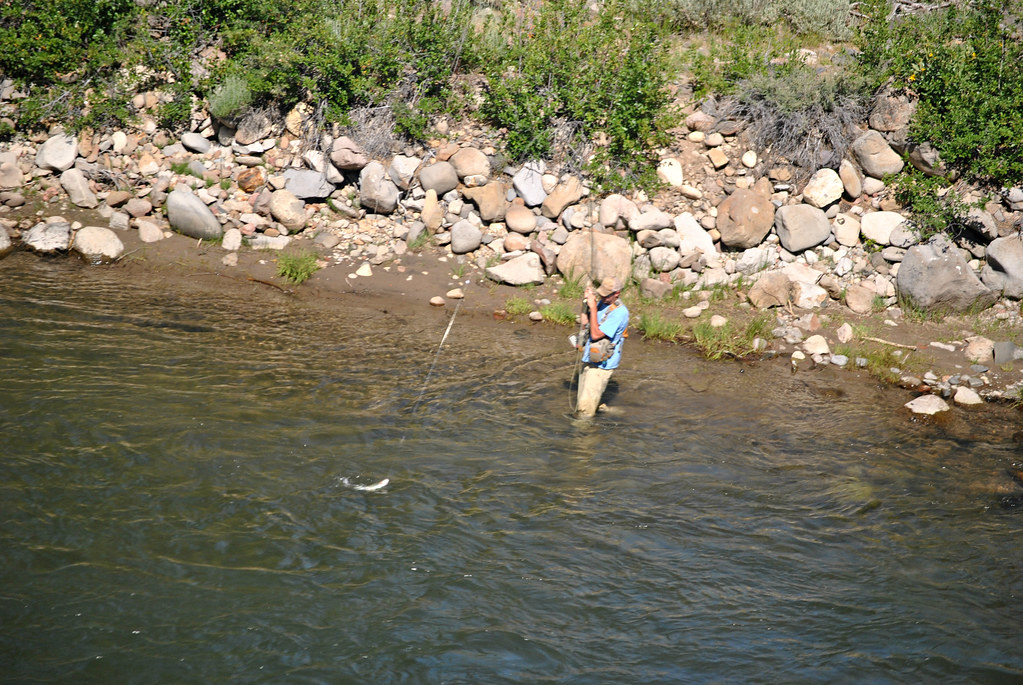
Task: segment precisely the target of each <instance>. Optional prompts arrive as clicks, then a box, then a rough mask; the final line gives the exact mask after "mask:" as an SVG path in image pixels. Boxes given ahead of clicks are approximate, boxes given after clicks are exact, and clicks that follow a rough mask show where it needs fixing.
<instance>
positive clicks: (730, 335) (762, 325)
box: [693, 314, 771, 359]
mask: <svg viewBox="0 0 1023 685" xmlns="http://www.w3.org/2000/svg"><path fill="white" fill-rule="evenodd" d="M770 329H771V317H770V315H768V314H761V315H759V316H757V317H755V318H753V319H751V320H750V321H749V322H748V323H747V324H746V325H745V326H743V327H742V328H741V329H739V328H736V327H735V326H734V325H733V324H732V322H731V321H729V322H727V323H725V325H724V326H718V327H716V328H715V327H714V326H711V324H710V322H709V321H701V322H699V323H698V324H696V325H695V326H693V338H694V342H695V343H696V347H697V348H699V349H700V351H701V352H703V354H704V356H705V357H707V358H708V359H721V358H723V357H731V358H733V359H741V358H742V357H745V356H747V355H749V354H750V353H752V352H754V351H755V348H754V346H753V343H754V341H755V340H756V339H757V338H763V337H764V336H766V335H767V333H768V332H769V331H770Z"/></svg>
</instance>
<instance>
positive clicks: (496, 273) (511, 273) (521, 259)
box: [486, 252, 546, 286]
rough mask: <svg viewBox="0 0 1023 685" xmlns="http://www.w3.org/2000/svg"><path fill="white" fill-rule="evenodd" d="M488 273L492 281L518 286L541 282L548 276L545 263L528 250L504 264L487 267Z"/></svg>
mask: <svg viewBox="0 0 1023 685" xmlns="http://www.w3.org/2000/svg"><path fill="white" fill-rule="evenodd" d="M486 274H487V278H489V279H491V280H492V281H497V282H498V283H506V284H507V285H516V286H517V285H529V284H530V283H536V284H540V283H543V282H544V279H545V278H546V274H545V273H544V269H543V263H542V262H541V261H540V256H539V255H538V254H536V253H535V252H527V253H526V254H524V255H520V256H518V257H515V258H514V259H509V260H508V261H507V262H504V263H503V264H498V265H497V266H491V267H489V268H487V270H486Z"/></svg>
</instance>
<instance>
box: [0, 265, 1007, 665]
mask: <svg viewBox="0 0 1023 685" xmlns="http://www.w3.org/2000/svg"><path fill="white" fill-rule="evenodd" d="M0 283H2V285H3V287H2V289H0V311H2V312H3V316H2V318H0V390H2V393H0V443H2V446H3V448H2V453H3V454H2V461H0V489H2V491H0V520H2V528H0V544H2V552H3V553H2V557H0V558H2V561H0V681H2V682H103V683H219V682H240V683H263V682H265V683H342V682H344V683H442V682H447V683H534V682H558V683H644V684H649V683H690V682H729V683H731V682H770V683H777V682H786V683H795V682H856V683H860V682H878V683H885V682H891V683H903V682H911V683H920V682H942V683H953V682H954V683H973V682H977V683H1004V682H1011V681H1015V682H1019V681H1023V644H1021V643H1020V640H1019V634H1020V627H1021V623H1023V622H1021V619H1023V609H1021V607H1020V600H1021V596H1023V575H1021V569H1023V545H1020V544H1019V542H1020V531H1021V527H1023V526H1021V523H1023V509H1017V508H1013V507H1012V506H1010V505H1011V504H1012V502H1011V501H1008V504H1007V503H1006V500H1004V499H1003V498H1004V497H1005V496H1006V494H1010V495H1011V494H1012V488H1013V487H1015V486H1014V485H1013V484H1012V483H1011V481H1010V480H1009V479H1008V478H1007V477H1006V475H1005V472H1006V469H1007V468H1009V467H1010V466H1011V465H1012V464H1013V462H1015V461H1017V460H1021V459H1023V453H1021V449H1020V444H1019V442H1018V436H1015V437H1014V436H1013V431H1014V430H1015V429H1017V428H1018V427H1015V426H1013V425H1012V424H1011V422H1008V421H1006V420H1005V415H999V414H998V413H997V412H995V413H993V414H991V413H979V414H972V415H969V416H967V417H966V418H965V419H963V418H958V419H953V420H952V421H949V422H945V423H943V424H939V425H934V424H929V423H921V422H914V421H912V420H910V419H909V418H908V417H907V416H906V414H905V413H903V412H901V411H899V407H900V406H901V404H902V403H903V402H905V401H906V400H907V399H908V398H907V397H906V396H905V395H903V394H900V393H898V392H896V391H890V390H882V389H879V388H874V387H872V386H871V385H870V384H868V383H856V384H853V385H852V386H848V387H842V386H839V385H838V383H837V381H835V380H834V379H832V378H829V377H827V376H824V375H817V376H815V375H808V374H804V373H802V372H801V373H800V374H796V375H788V374H783V373H779V372H778V371H777V370H775V371H773V372H770V371H769V370H767V369H766V368H763V367H761V366H758V365H746V366H740V365H737V364H721V363H716V364H712V363H706V362H702V361H699V360H697V359H695V358H694V357H693V356H692V355H691V354H690V353H688V352H687V351H686V350H684V349H680V348H672V347H667V346H661V345H645V344H641V343H639V342H638V341H631V342H630V344H629V346H628V348H629V349H627V350H626V363H625V365H624V366H623V368H622V369H621V371H620V372H619V373H618V374H617V375H616V381H615V382H613V385H612V388H611V404H612V406H613V412H612V413H609V414H606V415H602V416H599V417H598V418H597V419H596V420H594V421H576V420H573V419H572V418H571V417H570V416H569V415H568V405H569V392H568V387H567V384H568V380H569V378H570V373H571V367H572V363H573V357H572V352H571V350H570V349H569V348H568V346H567V344H566V343H565V342H564V340H563V337H564V335H563V334H562V332H561V331H552V332H549V333H548V332H547V331H546V329H543V328H542V327H537V328H532V329H530V330H528V331H527V330H525V329H523V328H522V327H521V326H519V325H516V324H511V323H507V322H505V323H501V324H497V325H494V324H492V323H491V324H490V325H489V326H488V325H482V322H479V321H474V320H473V319H472V317H471V316H468V315H467V316H466V317H465V318H464V320H461V321H460V320H457V319H456V321H455V323H454V325H453V327H452V332H451V336H450V337H449V339H448V342H447V344H446V345H445V347H444V348H443V349H442V351H441V354H440V355H439V357H437V364H436V368H435V369H434V372H433V375H432V376H430V378H429V382H428V383H426V380H427V373H428V370H429V367H430V364H431V362H432V361H433V359H434V352H435V350H436V349H437V343H438V342H439V340H440V337H441V335H442V333H443V331H444V328H445V326H446V325H447V323H448V321H449V316H450V310H449V312H444V311H437V310H430V311H429V312H428V313H426V314H420V315H417V316H416V317H414V318H412V317H403V316H402V315H400V314H397V313H393V312H386V311H383V309H384V308H381V307H379V306H374V305H372V303H367V304H366V305H365V306H363V305H362V304H361V303H360V302H357V301H351V302H349V304H348V305H347V306H346V307H344V308H340V309H337V310H330V309H325V308H323V307H319V306H316V305H314V304H311V303H307V302H303V301H301V300H297V299H288V298H287V297H285V296H284V295H282V294H280V293H276V292H275V291H272V290H270V289H267V288H263V287H261V286H254V288H259V289H258V290H257V289H253V290H251V291H245V290H244V289H238V288H233V289H231V288H225V289H223V290H222V291H218V290H210V288H209V287H205V288H200V287H199V286H198V284H196V283H191V282H189V281H187V280H186V281H184V282H182V283H178V284H176V285H175V284H174V283H173V282H162V281H160V282H152V283H146V282H144V279H141V278H138V277H135V278H126V277H125V274H124V273H122V272H121V271H120V270H118V269H116V268H101V267H85V266H83V265H81V264H79V263H77V262H75V261H74V260H64V261H50V260H43V259H39V258H36V257H33V256H30V255H26V254H16V255H14V256H12V257H9V258H8V259H6V260H3V261H2V262H0ZM558 341H560V344H555V343H557V342H558ZM765 366H766V365H765ZM775 366H777V365H775ZM836 378H838V377H836ZM383 478H388V479H390V482H389V484H388V485H387V486H385V487H383V488H382V489H380V490H376V491H362V490H357V489H354V488H352V487H349V486H346V485H345V484H344V483H343V482H342V479H347V481H348V483H350V484H353V485H360V484H369V483H373V482H377V481H379V480H381V479H383Z"/></svg>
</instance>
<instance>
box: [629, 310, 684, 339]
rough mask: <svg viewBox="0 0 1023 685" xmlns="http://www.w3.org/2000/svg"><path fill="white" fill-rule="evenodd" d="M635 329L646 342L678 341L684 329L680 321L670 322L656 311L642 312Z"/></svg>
mask: <svg viewBox="0 0 1023 685" xmlns="http://www.w3.org/2000/svg"><path fill="white" fill-rule="evenodd" d="M636 328H637V329H638V330H639V332H640V333H641V334H642V336H643V337H644V338H646V339H647V340H667V341H674V340H678V339H679V338H680V337H681V336H682V332H683V331H684V330H685V327H684V326H683V325H682V323H681V322H680V321H671V320H669V319H668V318H666V317H665V316H664V314H662V313H661V312H659V311H657V310H653V311H649V312H642V313H640V315H639V321H637V322H636Z"/></svg>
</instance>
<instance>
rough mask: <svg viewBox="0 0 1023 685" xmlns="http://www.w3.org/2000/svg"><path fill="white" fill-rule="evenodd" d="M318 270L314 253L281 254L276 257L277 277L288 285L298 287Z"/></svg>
mask: <svg viewBox="0 0 1023 685" xmlns="http://www.w3.org/2000/svg"><path fill="white" fill-rule="evenodd" d="M319 270H320V266H319V264H317V263H316V253H314V252H299V253H289V252H282V253H280V254H279V255H278V256H277V275H278V276H280V277H281V278H283V279H284V280H286V281H288V282H289V283H294V284H295V285H300V284H302V283H304V282H305V281H307V280H308V279H309V278H310V277H311V276H312V275H313V274H314V273H316V272H317V271H319Z"/></svg>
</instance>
